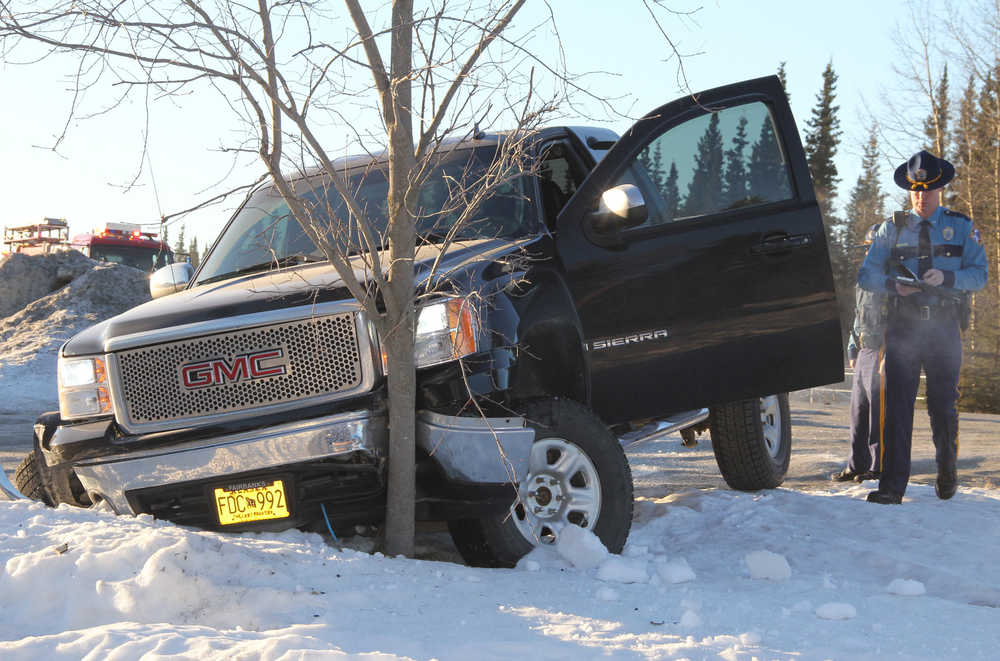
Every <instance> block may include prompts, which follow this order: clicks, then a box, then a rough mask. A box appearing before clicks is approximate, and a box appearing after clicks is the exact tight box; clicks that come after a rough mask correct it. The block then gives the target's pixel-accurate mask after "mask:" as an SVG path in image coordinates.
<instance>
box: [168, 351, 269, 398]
mask: <svg viewBox="0 0 1000 661" xmlns="http://www.w3.org/2000/svg"><path fill="white" fill-rule="evenodd" d="M284 355H285V352H284V351H282V350H281V349H267V350H265V351H257V352H255V353H247V354H243V355H242V356H237V357H236V358H234V359H233V361H232V362H230V361H228V360H226V359H225V358H212V359H210V360H202V361H199V362H197V363H188V364H187V365H182V366H181V383H183V384H184V387H185V388H187V389H188V390H193V389H195V388H206V387H208V386H221V385H225V384H227V383H237V382H239V381H246V380H249V379H263V378H265V377H268V376H282V375H284V374H287V373H288V367H287V366H286V365H285V363H284V362H281V363H278V364H270V365H264V362H265V361H268V360H273V359H276V358H281V357H282V356H284Z"/></svg>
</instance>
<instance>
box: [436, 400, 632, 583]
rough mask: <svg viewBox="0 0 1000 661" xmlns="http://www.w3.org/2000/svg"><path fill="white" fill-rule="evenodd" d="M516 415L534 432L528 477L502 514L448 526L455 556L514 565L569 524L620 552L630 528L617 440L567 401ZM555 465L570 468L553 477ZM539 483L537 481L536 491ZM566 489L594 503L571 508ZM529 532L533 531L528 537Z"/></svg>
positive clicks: (624, 465) (625, 469)
mask: <svg viewBox="0 0 1000 661" xmlns="http://www.w3.org/2000/svg"><path fill="white" fill-rule="evenodd" d="M522 410H523V411H524V416H525V419H526V420H527V422H528V424H529V425H530V426H531V427H533V428H534V429H535V443H534V446H533V448H532V461H531V466H530V467H529V470H528V473H529V475H528V476H526V477H525V478H524V479H523V480H522V482H521V483H520V484H519V485H518V494H519V497H518V499H517V501H516V502H514V503H513V505H512V506H511V509H510V510H509V511H506V512H503V513H501V514H497V515H495V516H492V517H485V518H482V519H461V520H457V521H449V522H448V530H449V532H451V536H452V539H453V540H454V542H455V546H456V547H457V548H458V551H459V553H461V554H462V558H463V559H464V560H465V561H466V562H467V563H468V564H470V565H473V566H476V567H513V566H514V565H515V564H517V561H518V560H520V559H521V558H522V557H523V556H524V555H526V554H527V553H528V552H529V551H531V550H532V549H533V548H534V547H535V546H536V545H538V544H544V543H554V542H555V541H556V540H557V539H558V536H559V531H560V530H561V529H562V528H563V527H565V526H567V525H573V524H575V525H579V526H581V527H583V528H587V529H590V530H592V531H593V532H594V534H596V535H597V537H598V538H600V540H601V541H602V542H603V543H604V545H605V546H606V547H607V548H608V550H609V551H611V552H612V553H620V552H621V550H622V548H623V547H624V546H625V541H626V540H627V539H628V533H629V529H630V528H631V527H632V471H631V469H630V468H629V465H628V459H626V458H625V452H624V450H622V446H621V444H620V443H619V442H618V439H617V438H616V437H615V435H614V434H612V433H611V430H610V429H608V427H607V426H606V425H605V424H604V423H603V422H601V420H600V419H599V418H598V417H597V416H596V415H594V414H593V413H592V412H591V411H590V410H589V409H587V408H586V407H585V406H583V405H581V404H579V403H577V402H574V401H572V400H568V399H559V398H553V399H540V400H533V401H530V402H527V403H526V404H525V405H524V407H523V408H522ZM561 461H562V463H566V464H569V465H570V467H569V469H568V470H569V472H568V474H563V473H560V472H559V468H558V466H559V464H560V462H561ZM595 477H596V479H594V478H595ZM539 480H542V481H544V484H542V486H541V487H538V486H537V485H538V484H540V483H541V482H539ZM548 480H552V483H551V484H549V483H548ZM532 485H536V486H534V487H532ZM569 486H572V487H573V489H574V492H575V493H577V492H579V493H587V494H589V495H590V496H592V497H596V500H597V502H596V504H595V503H593V502H592V501H586V503H587V504H586V505H579V507H581V509H575V508H574V505H575V504H576V502H577V501H574V500H573V498H572V497H567V498H565V499H563V498H562V494H563V493H569V492H568V487H569ZM595 487H596V488H595ZM528 494H531V495H530V496H529V495H528ZM578 502H581V503H582V502H584V501H578ZM555 503H560V504H558V505H556V504H555ZM535 507H538V508H541V509H542V510H543V513H542V514H541V515H540V516H535V515H534V514H529V513H530V512H531V510H533V509H534V508H535ZM526 508H527V509H526ZM587 508H590V511H589V512H588V510H587ZM594 511H596V512H597V516H596V520H592V514H593V512H594ZM528 530H538V531H539V533H540V534H538V535H532V536H531V538H529V536H528V532H527V531H528Z"/></svg>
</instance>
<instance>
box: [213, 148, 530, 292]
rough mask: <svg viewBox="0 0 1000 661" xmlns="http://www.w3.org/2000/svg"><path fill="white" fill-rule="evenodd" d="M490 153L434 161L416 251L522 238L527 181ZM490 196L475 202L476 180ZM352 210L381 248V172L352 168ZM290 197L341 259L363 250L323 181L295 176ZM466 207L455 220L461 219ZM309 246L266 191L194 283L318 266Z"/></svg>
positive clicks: (421, 200)
mask: <svg viewBox="0 0 1000 661" xmlns="http://www.w3.org/2000/svg"><path fill="white" fill-rule="evenodd" d="M494 152H495V148H478V149H465V150H461V151H459V152H456V153H455V154H452V155H451V156H450V157H449V158H447V159H446V160H444V161H442V162H441V163H440V164H439V165H438V166H437V167H436V168H435V169H434V171H433V172H432V173H431V175H430V176H429V177H428V179H427V181H426V183H425V184H424V185H423V186H422V187H421V189H420V192H419V194H418V199H417V209H416V214H417V216H418V217H417V235H418V240H417V242H418V246H419V245H421V244H423V243H440V242H442V241H444V239H445V237H447V236H449V233H451V238H452V239H453V240H455V241H465V240H474V239H487V238H496V237H504V238H515V237H520V236H525V235H526V234H528V233H529V232H530V231H532V230H533V228H534V226H535V211H534V205H533V204H532V203H531V199H530V196H529V194H528V192H527V188H526V186H527V183H528V182H529V180H528V178H527V177H526V175H524V174H520V173H518V172H516V171H515V172H513V173H512V174H507V175H506V176H505V175H503V174H502V173H498V172H496V168H493V170H492V171H491V169H490V168H489V164H490V163H491V161H492V158H493V154H494ZM487 179H489V180H491V181H490V184H489V188H490V191H491V192H490V195H489V196H487V197H486V198H485V199H483V200H476V199H475V193H476V190H477V189H479V190H481V189H482V188H481V187H482V184H483V182H484V180H487ZM348 185H349V187H350V189H351V190H352V191H353V192H354V196H355V199H356V200H357V202H358V206H359V207H360V208H361V210H362V211H363V212H364V214H365V215H366V217H367V219H368V222H369V223H370V226H371V227H372V229H373V230H374V233H375V235H376V236H375V241H376V242H377V243H378V244H379V247H385V245H386V243H387V241H388V238H387V235H386V227H387V225H388V220H387V206H388V200H387V198H388V190H389V183H388V180H387V178H386V173H385V171H384V170H381V169H376V168H375V167H370V168H368V169H365V170H361V169H359V170H358V171H357V172H356V173H355V174H352V175H350V176H349V177H348ZM295 192H296V194H297V195H298V196H299V198H300V199H301V200H302V203H303V206H304V215H305V216H306V218H308V222H309V223H310V224H311V225H312V226H313V227H315V228H318V230H319V231H321V232H323V234H324V236H326V237H328V238H329V240H330V241H331V242H332V243H333V244H334V245H335V246H337V247H338V249H339V250H340V251H342V252H343V253H345V254H358V253H362V252H366V251H367V245H368V244H367V243H366V242H365V241H364V240H363V237H362V236H361V233H360V229H359V227H358V222H357V219H356V218H354V217H352V216H351V214H350V213H349V211H348V208H347V205H345V204H344V201H343V199H342V198H341V196H340V195H339V194H338V193H337V191H336V189H334V187H333V185H332V184H331V183H330V181H329V179H328V178H327V177H326V176H322V175H319V176H315V177H311V178H303V179H300V180H298V181H297V182H296V184H295ZM469 208H471V209H472V213H471V214H467V215H466V217H465V219H464V220H463V218H462V215H463V213H464V212H465V211H466V210H467V209H469ZM325 259H326V258H325V256H324V255H323V253H322V251H320V250H319V249H318V248H317V247H316V245H315V243H314V242H313V240H312V239H311V238H310V236H308V235H307V234H306V232H304V231H303V229H302V227H301V225H300V224H299V221H298V220H297V219H296V218H295V217H294V216H293V215H292V214H291V213H290V211H289V207H288V204H287V203H286V202H285V200H284V199H283V198H282V197H281V194H280V193H279V192H278V190H277V189H276V188H275V187H273V186H268V187H266V188H262V189H259V190H257V191H256V192H254V193H253V194H251V196H250V197H249V199H248V200H247V201H246V203H245V204H244V205H243V207H242V208H241V209H240V210H239V211H238V212H237V214H236V216H234V218H233V219H232V221H231V222H230V223H229V225H228V226H227V227H226V229H225V231H224V233H223V235H222V236H221V237H220V238H219V241H218V243H217V244H216V246H215V248H214V249H213V250H212V253H211V254H210V255H209V256H208V257H207V258H206V259H205V263H204V264H203V266H202V270H201V272H200V273H199V277H198V282H199V283H204V282H207V281H210V280H220V279H223V278H225V277H227V276H231V275H236V274H240V273H248V272H253V271H262V270H270V269H274V268H281V267H284V266H293V265H296V264H302V263H307V262H312V261H322V260H325Z"/></svg>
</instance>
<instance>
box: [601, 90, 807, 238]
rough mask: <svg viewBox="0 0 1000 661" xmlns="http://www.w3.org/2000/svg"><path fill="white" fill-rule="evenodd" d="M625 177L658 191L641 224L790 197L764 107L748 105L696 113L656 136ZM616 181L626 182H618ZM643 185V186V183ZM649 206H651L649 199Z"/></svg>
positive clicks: (784, 168)
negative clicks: (655, 202)
mask: <svg viewBox="0 0 1000 661" xmlns="http://www.w3.org/2000/svg"><path fill="white" fill-rule="evenodd" d="M635 166H636V168H635V170H636V171H635V173H634V174H633V175H631V176H633V177H634V179H635V180H637V182H636V183H638V184H639V185H640V187H642V188H643V189H644V190H646V188H647V186H649V187H652V189H653V190H655V191H656V192H658V193H659V196H660V198H661V199H660V200H658V202H660V204H661V205H662V211H660V212H657V213H653V208H655V207H656V206H659V205H656V204H650V205H649V206H650V207H651V209H650V212H651V213H650V220H649V221H648V223H647V225H651V224H659V223H665V222H671V221H674V220H680V219H686V218H694V217H698V216H704V215H708V214H713V213H717V212H719V211H725V210H727V209H736V208H739V207H745V206H751V205H757V204H766V203H768V202H776V201H779V200H786V199H788V198H790V197H791V196H792V187H791V184H790V177H789V174H788V165H787V163H786V162H785V159H784V155H783V154H782V151H781V147H780V143H779V138H778V134H777V129H776V128H775V125H774V122H773V121H772V119H771V114H770V112H769V111H768V109H767V106H766V105H764V104H763V103H759V102H756V103H749V104H746V105H741V106H734V107H731V108H726V109H724V110H720V111H718V112H713V113H707V114H704V115H700V116H699V117H696V118H694V119H692V120H689V121H687V122H684V123H683V124H680V125H678V126H675V127H673V128H672V129H670V130H668V131H667V132H665V133H663V134H662V135H660V136H659V137H657V138H656V139H655V140H654V141H653V142H651V143H650V144H649V145H648V146H647V147H646V148H645V149H643V150H642V152H640V153H639V156H638V158H637V159H636V162H635ZM618 183H631V182H630V181H629V182H627V181H626V179H625V178H623V179H622V180H621V181H619V182H618ZM643 184H646V185H643ZM649 202H653V201H652V200H650V201H649Z"/></svg>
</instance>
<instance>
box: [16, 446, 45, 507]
mask: <svg viewBox="0 0 1000 661" xmlns="http://www.w3.org/2000/svg"><path fill="white" fill-rule="evenodd" d="M42 462H43V459H42V455H41V453H40V452H39V451H38V450H37V449H36V450H32V451H31V452H30V453H28V455H27V456H26V457H25V458H24V459H23V460H22V461H21V464H20V465H19V466H18V467H17V470H16V471H15V472H14V486H16V487H17V489H18V491H20V492H21V493H22V494H23V495H25V496H27V497H28V498H31V499H32V500H40V501H41V502H43V503H45V504H46V505H48V506H49V507H51V506H52V498H51V497H50V496H49V492H48V491H47V490H46V488H45V483H46V477H45V476H46V471H45V467H44V465H43V463H42Z"/></svg>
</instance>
